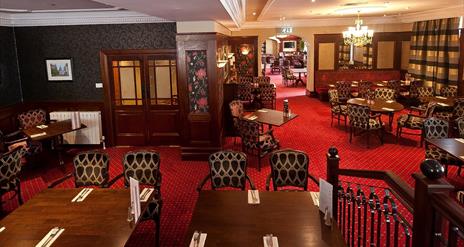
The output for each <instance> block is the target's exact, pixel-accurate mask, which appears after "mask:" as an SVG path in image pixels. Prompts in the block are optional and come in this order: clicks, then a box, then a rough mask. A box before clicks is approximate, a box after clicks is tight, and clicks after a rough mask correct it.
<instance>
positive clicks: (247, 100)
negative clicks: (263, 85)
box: [235, 83, 254, 106]
mask: <svg viewBox="0 0 464 247" xmlns="http://www.w3.org/2000/svg"><path fill="white" fill-rule="evenodd" d="M235 98H236V99H238V100H240V101H241V102H242V103H243V104H244V105H247V106H248V105H251V104H252V103H253V100H254V95H253V85H252V84H251V83H239V84H238V86H237V95H236V97H235Z"/></svg>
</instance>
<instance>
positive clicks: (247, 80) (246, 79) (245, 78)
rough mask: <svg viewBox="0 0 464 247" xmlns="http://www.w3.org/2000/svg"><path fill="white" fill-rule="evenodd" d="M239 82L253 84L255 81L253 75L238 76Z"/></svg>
mask: <svg viewBox="0 0 464 247" xmlns="http://www.w3.org/2000/svg"><path fill="white" fill-rule="evenodd" d="M238 83H239V84H252V83H253V76H240V77H239V78H238Z"/></svg>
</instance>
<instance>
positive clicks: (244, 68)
mask: <svg viewBox="0 0 464 247" xmlns="http://www.w3.org/2000/svg"><path fill="white" fill-rule="evenodd" d="M243 49H246V50H247V51H248V54H246V53H245V54H243V52H242V51H243ZM235 54H236V62H235V64H236V66H237V74H238V76H254V74H255V71H254V67H255V63H256V61H255V60H256V58H255V51H254V46H253V45H251V44H242V45H240V46H239V47H238V48H237V51H236V53H235Z"/></svg>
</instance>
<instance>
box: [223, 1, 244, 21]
mask: <svg viewBox="0 0 464 247" xmlns="http://www.w3.org/2000/svg"><path fill="white" fill-rule="evenodd" d="M220 2H221V4H222V6H223V7H224V9H225V10H226V11H227V13H228V14H229V16H230V18H232V21H233V22H234V23H235V25H236V26H237V28H240V27H241V26H242V24H243V23H244V22H245V18H246V14H245V9H246V0H220Z"/></svg>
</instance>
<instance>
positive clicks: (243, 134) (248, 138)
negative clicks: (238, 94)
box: [238, 119, 260, 151]
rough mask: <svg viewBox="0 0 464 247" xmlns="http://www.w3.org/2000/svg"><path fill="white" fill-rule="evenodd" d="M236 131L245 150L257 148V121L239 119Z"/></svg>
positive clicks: (258, 128)
mask: <svg viewBox="0 0 464 247" xmlns="http://www.w3.org/2000/svg"><path fill="white" fill-rule="evenodd" d="M238 131H239V133H240V138H241V139H242V145H243V147H244V149H245V150H247V151H250V150H253V149H257V148H258V144H259V134H260V125H259V123H258V122H254V121H250V120H247V119H239V121H238Z"/></svg>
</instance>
